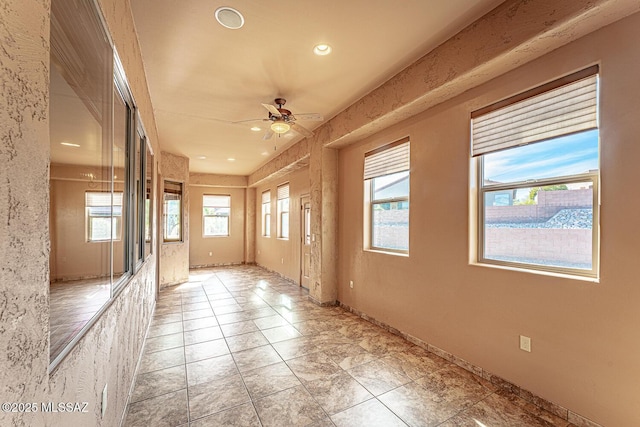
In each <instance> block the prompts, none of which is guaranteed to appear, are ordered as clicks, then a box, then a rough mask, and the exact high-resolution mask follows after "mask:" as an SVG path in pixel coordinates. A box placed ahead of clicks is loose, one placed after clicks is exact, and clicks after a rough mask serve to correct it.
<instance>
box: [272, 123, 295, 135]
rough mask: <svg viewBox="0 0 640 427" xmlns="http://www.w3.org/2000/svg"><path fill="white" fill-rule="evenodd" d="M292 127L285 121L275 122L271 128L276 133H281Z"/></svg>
mask: <svg viewBox="0 0 640 427" xmlns="http://www.w3.org/2000/svg"><path fill="white" fill-rule="evenodd" d="M289 129H291V126H289V124H287V123H285V122H273V123H271V130H272V131H274V132H275V133H278V134H281V133H286V132H288V131H289Z"/></svg>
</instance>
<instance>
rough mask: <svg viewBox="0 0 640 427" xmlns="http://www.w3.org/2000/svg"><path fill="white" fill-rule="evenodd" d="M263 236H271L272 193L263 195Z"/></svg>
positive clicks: (268, 192)
mask: <svg viewBox="0 0 640 427" xmlns="http://www.w3.org/2000/svg"><path fill="white" fill-rule="evenodd" d="M262 235H263V236H264V237H270V236H271V191H269V190H267V191H265V192H264V193H262Z"/></svg>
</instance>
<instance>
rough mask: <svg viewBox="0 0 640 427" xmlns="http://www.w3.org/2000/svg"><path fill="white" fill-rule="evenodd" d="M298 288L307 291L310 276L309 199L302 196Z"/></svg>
mask: <svg viewBox="0 0 640 427" xmlns="http://www.w3.org/2000/svg"><path fill="white" fill-rule="evenodd" d="M300 215H301V218H300V226H301V227H302V229H301V230H300V236H302V242H301V244H300V248H301V254H300V286H302V287H303V288H305V289H309V280H310V279H309V276H310V274H311V199H310V198H309V196H303V197H302V198H301V199H300Z"/></svg>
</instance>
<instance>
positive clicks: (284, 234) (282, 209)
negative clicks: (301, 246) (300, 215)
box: [276, 184, 289, 239]
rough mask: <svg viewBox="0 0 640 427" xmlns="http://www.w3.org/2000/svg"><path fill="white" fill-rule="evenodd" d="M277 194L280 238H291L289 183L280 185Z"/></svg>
mask: <svg viewBox="0 0 640 427" xmlns="http://www.w3.org/2000/svg"><path fill="white" fill-rule="evenodd" d="M276 194H277V196H278V206H277V213H278V224H277V227H278V238H280V239H288V238H289V184H283V185H280V186H278V188H277V191H276Z"/></svg>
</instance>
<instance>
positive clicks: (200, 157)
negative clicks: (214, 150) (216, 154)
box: [197, 156, 207, 160]
mask: <svg viewBox="0 0 640 427" xmlns="http://www.w3.org/2000/svg"><path fill="white" fill-rule="evenodd" d="M206 158H207V156H198V157H197V159H198V160H204V159H206Z"/></svg>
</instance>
